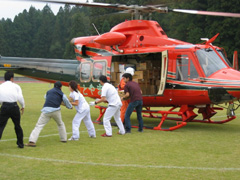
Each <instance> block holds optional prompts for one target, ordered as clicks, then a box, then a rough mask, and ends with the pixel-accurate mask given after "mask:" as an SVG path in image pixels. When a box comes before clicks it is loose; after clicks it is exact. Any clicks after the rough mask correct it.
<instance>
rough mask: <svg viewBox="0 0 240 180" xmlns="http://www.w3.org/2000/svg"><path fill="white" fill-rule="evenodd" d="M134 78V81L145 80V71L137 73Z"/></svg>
mask: <svg viewBox="0 0 240 180" xmlns="http://www.w3.org/2000/svg"><path fill="white" fill-rule="evenodd" d="M133 78H134V79H144V71H135V73H134V75H133Z"/></svg>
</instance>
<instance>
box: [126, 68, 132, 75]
mask: <svg viewBox="0 0 240 180" xmlns="http://www.w3.org/2000/svg"><path fill="white" fill-rule="evenodd" d="M125 73H129V74H131V75H132V76H133V75H134V69H133V68H132V67H128V68H127V69H126V70H125Z"/></svg>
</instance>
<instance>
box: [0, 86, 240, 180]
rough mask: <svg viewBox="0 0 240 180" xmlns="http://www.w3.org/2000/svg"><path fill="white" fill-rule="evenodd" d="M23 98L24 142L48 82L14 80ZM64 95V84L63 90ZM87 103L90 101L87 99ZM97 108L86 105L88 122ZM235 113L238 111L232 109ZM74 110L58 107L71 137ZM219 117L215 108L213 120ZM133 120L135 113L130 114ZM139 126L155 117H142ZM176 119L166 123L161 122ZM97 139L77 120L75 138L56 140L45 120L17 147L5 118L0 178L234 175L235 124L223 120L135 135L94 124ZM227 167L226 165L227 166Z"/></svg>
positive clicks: (239, 147) (238, 168) (239, 130)
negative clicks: (34, 136) (108, 133)
mask: <svg viewBox="0 0 240 180" xmlns="http://www.w3.org/2000/svg"><path fill="white" fill-rule="evenodd" d="M19 85H20V86H21V87H22V90H23V93H24V98H25V102H26V109H25V113H24V115H23V116H22V121H21V124H22V127H23V130H24V136H25V139H24V141H25V143H27V142H28V137H29V135H30V133H31V131H32V130H33V128H34V127H35V124H36V122H37V120H38V118H39V115H40V113H41V112H40V110H41V108H42V106H43V103H44V98H43V96H44V94H45V92H46V91H47V90H49V89H50V88H52V84H51V85H49V84H48V83H19ZM63 91H64V92H65V93H66V95H69V91H68V88H67V87H64V88H63ZM87 100H88V101H91V99H89V98H87ZM98 114H99V110H98V109H95V108H93V107H92V108H91V116H92V120H95V119H96V118H97V117H98ZM236 114H238V115H240V111H239V110H238V111H237V112H236ZM74 115H75V110H74V109H73V110H68V109H66V108H65V107H62V116H63V120H64V122H65V125H66V129H67V132H68V137H70V136H71V130H72V129H71V125H72V124H71V123H72V119H73V117H74ZM224 115H225V111H224V112H219V113H218V114H217V115H216V116H217V117H216V118H215V120H220V119H222V118H223V117H221V116H224ZM132 122H133V124H136V116H135V114H133V115H132ZM144 123H145V125H157V124H158V123H159V120H157V119H154V120H153V119H148V118H144ZM175 123H176V122H172V121H167V122H166V126H172V125H174V124H175ZM94 125H95V128H96V132H97V138H96V139H92V138H89V137H88V134H87V131H86V127H85V125H84V123H83V122H82V124H81V127H80V134H81V138H80V140H79V141H74V142H68V143H65V144H64V143H61V142H59V136H58V130H57V126H56V123H55V122H54V121H53V120H52V121H50V122H49V123H48V124H47V125H46V126H45V127H44V129H43V130H42V132H41V134H40V137H39V139H38V141H37V147H36V148H31V147H25V148H24V149H18V148H17V145H16V135H15V132H14V129H13V123H12V122H11V120H9V122H8V124H7V126H6V128H5V130H4V133H3V137H2V141H0V179H8V180H10V179H14V180H15V179H36V180H39V179H51V180H53V179H57V180H59V179H66V180H69V179H74V180H75V179H85V180H93V179H102V180H106V179H121V180H132V179H137V180H139V179H142V180H147V179H154V180H155V179H164V180H165V179H183V180H186V179H192V180H195V179H203V180H206V179H231V180H235V179H236V180H237V179H239V178H240V154H239V152H240V143H239V142H240V141H239V138H240V122H239V119H236V120H234V121H231V122H229V123H226V124H221V125H214V124H201V123H188V124H187V126H185V127H183V128H181V129H178V130H176V131H172V132H163V131H154V130H148V129H145V130H144V132H143V133H138V132H137V129H133V130H132V133H131V134H127V135H123V136H120V135H117V131H118V130H117V128H116V127H113V137H112V138H102V137H101V136H100V135H101V134H102V133H104V128H103V126H102V125H99V124H94ZM231 168H232V169H231Z"/></svg>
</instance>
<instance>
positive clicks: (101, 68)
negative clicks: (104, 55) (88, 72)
mask: <svg viewBox="0 0 240 180" xmlns="http://www.w3.org/2000/svg"><path fill="white" fill-rule="evenodd" d="M101 75H106V62H105V61H97V62H94V64H93V80H99V77H100V76H101Z"/></svg>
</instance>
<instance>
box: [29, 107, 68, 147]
mask: <svg viewBox="0 0 240 180" xmlns="http://www.w3.org/2000/svg"><path fill="white" fill-rule="evenodd" d="M51 118H53V119H54V120H55V121H56V123H57V126H58V131H59V136H60V140H61V141H67V132H66V128H65V124H64V122H63V121H62V115H61V111H60V110H58V111H54V112H51V113H46V114H45V113H41V115H40V117H39V119H38V122H37V124H36V126H35V128H34V129H33V131H32V133H31V135H30V137H29V141H31V142H34V143H36V142H37V140H38V136H39V134H40V132H41V131H42V129H43V127H44V126H45V125H46V124H47V123H48V121H49V120H50V119H51Z"/></svg>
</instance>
